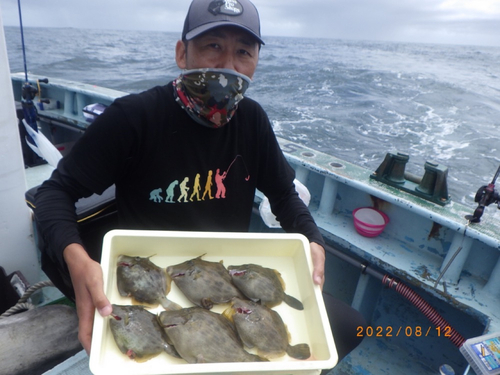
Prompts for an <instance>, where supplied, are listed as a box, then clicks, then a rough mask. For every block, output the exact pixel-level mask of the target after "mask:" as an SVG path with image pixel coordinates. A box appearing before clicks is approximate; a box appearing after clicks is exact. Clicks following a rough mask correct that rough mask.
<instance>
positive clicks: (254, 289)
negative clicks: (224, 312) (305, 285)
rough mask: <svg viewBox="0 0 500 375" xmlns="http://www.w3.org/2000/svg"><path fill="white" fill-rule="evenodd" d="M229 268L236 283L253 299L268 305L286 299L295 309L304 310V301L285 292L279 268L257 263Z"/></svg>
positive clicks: (273, 304)
mask: <svg viewBox="0 0 500 375" xmlns="http://www.w3.org/2000/svg"><path fill="white" fill-rule="evenodd" d="M228 270H229V274H230V275H231V278H232V280H233V283H234V285H236V286H237V287H238V289H239V290H240V291H241V292H242V293H243V294H244V295H245V296H246V297H247V298H249V299H251V300H252V301H254V302H256V301H260V302H261V303H262V304H263V305H266V306H267V307H273V306H276V305H279V304H280V303H281V301H284V302H285V303H286V304H288V305H289V306H291V307H293V308H294V309H297V310H304V305H302V302H300V301H299V300H298V299H296V298H295V297H292V296H289V295H288V294H286V293H285V282H284V281H283V279H282V277H281V274H280V273H279V272H278V271H277V270H274V269H271V268H266V267H262V266H259V265H257V264H244V265H241V266H229V267H228Z"/></svg>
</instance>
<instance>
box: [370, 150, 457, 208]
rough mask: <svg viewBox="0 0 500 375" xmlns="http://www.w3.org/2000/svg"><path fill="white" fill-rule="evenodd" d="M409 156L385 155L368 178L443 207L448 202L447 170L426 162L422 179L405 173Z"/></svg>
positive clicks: (401, 154)
mask: <svg viewBox="0 0 500 375" xmlns="http://www.w3.org/2000/svg"><path fill="white" fill-rule="evenodd" d="M409 159H410V158H409V156H408V155H407V154H405V153H402V152H397V153H395V154H394V153H387V154H386V156H385V159H384V161H383V162H382V163H381V164H380V166H379V167H378V168H377V170H376V171H375V172H373V173H372V174H371V175H370V178H372V179H375V180H377V181H380V182H383V183H385V184H387V185H391V186H393V187H396V188H398V189H400V190H403V191H406V192H408V193H410V194H413V195H416V196H419V197H421V198H424V199H426V200H429V201H431V202H434V203H437V204H439V205H441V206H444V205H446V204H448V203H449V202H450V196H449V195H448V184H447V178H448V168H446V167H443V166H440V165H439V164H437V163H436V162H433V161H427V162H426V163H425V165H424V175H423V177H422V178H418V177H415V176H414V175H410V174H409V173H406V172H405V168H406V164H407V163H408V160H409Z"/></svg>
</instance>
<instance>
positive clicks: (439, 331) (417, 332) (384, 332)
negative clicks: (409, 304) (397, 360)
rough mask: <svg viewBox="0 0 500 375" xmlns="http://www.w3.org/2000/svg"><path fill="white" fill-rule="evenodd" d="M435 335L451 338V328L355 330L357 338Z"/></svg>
mask: <svg viewBox="0 0 500 375" xmlns="http://www.w3.org/2000/svg"><path fill="white" fill-rule="evenodd" d="M429 335H437V336H438V337H441V336H443V337H451V327H444V328H441V327H431V326H429V327H422V326H414V327H412V326H399V327H393V326H376V327H372V326H367V327H361V326H359V327H358V328H357V336H358V337H398V336H405V337H427V336H429Z"/></svg>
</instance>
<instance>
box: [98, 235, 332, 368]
mask: <svg viewBox="0 0 500 375" xmlns="http://www.w3.org/2000/svg"><path fill="white" fill-rule="evenodd" d="M121 254H125V255H129V256H142V257H150V256H151V261H152V262H154V263H155V264H157V265H158V266H160V267H167V266H169V265H173V264H178V263H181V262H184V261H186V260H189V259H192V258H195V257H198V256H200V255H202V254H206V255H204V257H203V259H204V260H207V261H212V262H218V261H221V260H222V261H223V263H224V265H225V266H226V267H228V266H230V265H241V264H245V263H255V264H259V265H261V266H264V267H268V268H273V269H277V270H278V271H279V272H280V273H281V275H282V278H283V280H284V281H285V284H286V293H287V294H289V295H292V296H294V297H296V298H298V299H299V300H300V301H301V302H302V303H303V305H304V310H303V311H298V310H295V309H293V308H291V307H290V306H288V305H286V304H285V303H281V304H280V305H279V306H276V307H274V308H273V309H274V310H276V311H277V312H278V313H279V314H280V315H281V317H282V319H283V321H284V322H285V324H286V325H287V327H288V330H289V331H290V335H291V345H295V344H299V343H303V342H305V343H308V344H309V346H310V348H311V353H312V355H311V358H310V359H308V360H297V359H293V358H290V357H289V356H288V355H285V356H284V357H281V358H278V359H272V360H271V361H270V362H255V363H254V362H246V363H209V364H188V363H187V362H185V361H184V360H182V359H177V358H174V357H171V356H169V355H168V354H166V353H161V354H160V355H158V356H157V357H155V358H152V359H150V360H149V361H146V362H142V363H139V362H136V361H133V360H131V359H129V358H128V357H127V356H126V355H124V354H122V353H121V352H120V351H119V349H118V347H117V345H116V343H115V342H114V339H113V336H112V334H111V330H110V328H109V323H108V319H110V318H102V317H101V316H100V315H99V314H98V313H97V312H96V315H95V320H94V329H93V336H92V350H91V354H90V361H89V364H90V369H91V371H92V373H93V374H95V375H104V374H106V375H107V374H148V375H153V374H155V375H156V374H241V375H243V374H257V373H260V374H262V373H264V374H276V375H277V374H311V375H312V374H319V373H320V372H321V369H330V368H332V367H333V366H335V364H336V363H337V361H338V357H337V351H336V349H335V343H334V340H333V337H332V333H331V329H330V325H329V322H328V317H327V314H326V310H325V305H324V303H323V298H322V294H321V290H320V288H319V286H317V285H314V284H313V282H312V269H313V266H312V259H311V255H310V251H309V243H308V241H307V239H306V238H305V237H304V236H302V235H299V234H262V233H259V234H254V233H220V232H172V231H132V230H113V231H111V232H109V233H107V234H106V236H105V237H104V243H103V251H102V261H101V265H102V268H103V274H104V291H105V293H106V295H107V297H108V299H109V300H110V302H111V303H114V304H119V305H127V304H131V300H130V298H126V297H121V296H120V294H119V293H118V288H117V285H116V261H117V258H118V256H119V255H121ZM168 298H169V299H171V300H172V301H174V302H176V303H178V304H180V305H181V306H183V307H189V306H193V304H192V303H191V302H189V300H188V299H187V298H186V297H185V296H184V295H183V294H182V292H181V291H180V290H179V289H178V288H177V287H176V285H175V284H174V283H173V282H172V288H171V291H170V293H169V294H168ZM227 307H228V305H218V306H217V305H216V306H214V308H213V309H212V311H215V312H219V313H221V312H222V311H224V310H225V309H226V308H227ZM151 311H153V312H157V313H159V312H161V311H162V308H161V306H159V307H158V308H157V309H153V310H151ZM251 352H252V351H251ZM253 353H255V352H253Z"/></svg>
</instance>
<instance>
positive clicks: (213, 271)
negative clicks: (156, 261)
mask: <svg viewBox="0 0 500 375" xmlns="http://www.w3.org/2000/svg"><path fill="white" fill-rule="evenodd" d="M202 256H203V255H201V256H199V257H197V258H194V259H190V260H187V261H185V262H183V263H179V264H176V265H173V266H169V267H167V273H168V275H169V276H170V277H171V278H172V280H173V281H174V283H175V285H177V287H178V288H179V289H180V290H181V291H182V293H184V295H185V296H186V297H187V298H188V299H189V300H190V301H191V302H192V303H194V304H195V305H196V306H199V307H203V308H205V309H211V308H212V307H213V305H214V304H221V303H228V302H229V301H231V299H232V298H233V297H240V298H242V297H243V295H242V294H241V292H240V291H239V290H238V288H236V287H235V286H234V284H233V282H232V280H231V276H230V275H229V272H228V270H227V269H226V267H224V265H223V264H222V262H209V261H206V260H203V259H201V258H202Z"/></svg>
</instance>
